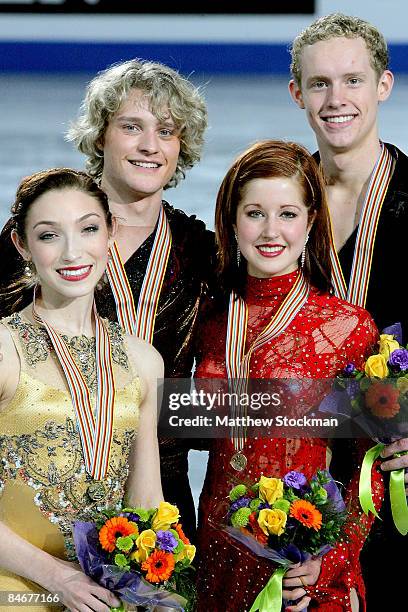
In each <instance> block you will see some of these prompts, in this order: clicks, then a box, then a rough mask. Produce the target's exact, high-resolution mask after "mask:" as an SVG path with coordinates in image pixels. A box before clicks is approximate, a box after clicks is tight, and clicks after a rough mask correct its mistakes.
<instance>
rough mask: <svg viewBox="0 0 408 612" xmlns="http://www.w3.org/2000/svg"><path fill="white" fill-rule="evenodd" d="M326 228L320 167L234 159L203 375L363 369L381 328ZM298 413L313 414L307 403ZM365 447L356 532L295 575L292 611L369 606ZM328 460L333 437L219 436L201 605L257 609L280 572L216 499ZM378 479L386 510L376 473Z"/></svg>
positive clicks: (353, 514) (205, 531) (268, 144)
mask: <svg viewBox="0 0 408 612" xmlns="http://www.w3.org/2000/svg"><path fill="white" fill-rule="evenodd" d="M329 223H330V221H329V216H328V209H327V205H326V201H325V195H324V185H323V183H322V179H321V177H320V174H319V170H318V167H317V165H316V163H315V161H314V160H313V158H312V157H311V156H310V155H309V153H308V152H307V151H306V150H305V149H303V148H302V147H300V146H299V145H296V144H294V143H289V142H279V141H265V142H260V143H257V144H255V145H253V146H252V147H251V148H250V149H248V150H247V151H246V152H244V153H243V154H242V155H241V156H240V157H239V158H238V159H237V160H236V161H235V163H234V164H233V166H232V167H231V168H230V170H229V171H228V173H227V175H226V177H225V179H224V181H223V183H222V185H221V188H220V191H219V194H218V198H217V207H216V236H217V243H218V249H219V275H220V284H221V288H222V290H223V292H224V297H222V298H220V299H214V300H213V303H212V304H208V305H207V310H206V312H205V317H203V319H205V322H204V323H203V324H202V327H201V334H200V339H199V342H200V351H201V356H200V360H199V362H198V365H197V370H196V377H197V378H200V379H205V378H207V379H208V378H220V379H224V380H225V379H226V378H227V377H228V378H234V377H242V376H247V377H248V378H252V379H253V378H257V379H267V378H291V379H322V378H330V377H334V376H335V375H336V374H338V373H339V372H340V371H341V370H342V369H343V368H344V367H345V366H346V365H347V364H348V363H350V362H353V363H354V364H355V365H356V366H357V367H358V366H360V365H361V364H362V362H363V360H364V359H366V358H367V356H368V355H369V354H370V353H371V352H372V350H373V347H374V345H375V343H376V341H377V340H378V332H377V329H376V327H375V325H374V323H373V321H372V319H371V317H370V315H369V314H368V313H367V312H366V311H365V310H363V309H362V308H359V307H355V306H352V305H351V304H349V303H348V302H345V301H343V300H340V299H338V298H336V297H334V295H333V294H332V287H331V280H330V279H331V265H330V241H329ZM228 303H229V306H228ZM227 329H228V333H227ZM226 339H227V340H226ZM237 355H238V356H239V355H240V358H239V359H238V365H237V363H236V356H237ZM234 374H235V376H234ZM203 384H204V383H203ZM220 384H221V383H220ZM303 384H306V381H305V382H304V383H303ZM303 397H305V396H304V394H303ZM309 405H310V402H309ZM298 410H299V414H304V413H305V408H303V412H302V404H301V402H299V404H298ZM364 445H365V442H363V441H361V440H354V441H349V446H350V452H353V453H354V454H355V462H354V466H355V470H354V471H355V473H354V474H353V475H352V477H351V478H350V481H349V483H348V487H347V499H346V502H347V505H348V510H349V512H350V515H349V519H348V522H347V524H348V529H347V537H346V538H345V539H344V541H341V542H340V543H339V544H338V545H337V546H336V548H334V549H333V550H331V551H330V552H329V553H327V554H326V555H324V556H323V558H319V559H311V560H309V561H307V562H305V563H303V564H302V565H300V566H299V567H296V568H294V569H292V570H290V571H288V572H287V574H286V577H285V579H284V582H283V588H284V591H283V597H284V598H285V599H286V600H292V601H295V602H296V603H295V604H293V605H290V606H287V608H286V610H290V611H292V612H298V611H300V610H303V609H304V608H306V606H308V609H309V610H312V609H317V610H319V611H321V612H323V611H325V612H326V611H327V612H338V611H342V610H353V611H354V610H358V609H360V610H365V599H364V584H363V582H362V578H361V572H360V565H359V554H360V550H361V547H362V545H363V543H364V540H365V538H366V536H367V533H368V531H369V528H370V526H371V521H372V519H371V518H368V517H366V516H365V515H364V514H363V513H362V512H361V510H360V508H359V505H358V473H359V462H360V460H361V457H362V454H363V453H364V451H365V446H364ZM330 458H331V450H330V445H329V440H327V439H321V438H312V437H309V438H293V439H290V438H283V437H280V438H270V437H268V438H266V437H264V438H262V437H258V438H252V439H245V433H244V432H243V431H239V430H237V431H235V432H234V436H233V438H232V439H231V440H230V439H220V440H214V441H213V446H212V449H211V451H210V457H209V463H208V470H207V475H206V480H205V485H204V489H203V492H202V495H201V498H200V510H199V546H200V558H201V563H200V567H199V572H198V607H197V610H198V611H199V612H207V611H208V610H211V612H226V611H227V612H244V611H246V610H249V609H250V607H251V605H252V603H253V601H254V599H255V597H256V595H257V594H258V593H259V591H260V590H261V589H262V588H263V587H264V586H265V584H266V582H267V581H268V579H269V578H270V576H271V574H272V573H273V570H274V566H273V565H272V564H271V563H270V562H268V561H267V560H264V559H261V558H259V557H256V556H254V555H253V554H252V553H251V552H250V551H249V550H248V549H246V548H245V547H243V546H241V545H240V544H238V543H237V542H235V541H232V540H231V538H230V537H229V536H228V535H227V534H226V533H225V532H224V531H223V529H222V527H221V526H220V521H219V506H220V503H222V501H223V500H225V498H226V497H227V495H228V491H229V489H230V488H231V482H234V479H237V478H238V479H241V480H242V479H248V480H250V481H255V480H257V479H258V478H259V477H260V476H261V475H262V474H264V475H266V476H268V477H283V476H284V475H285V474H286V473H287V472H289V471H291V470H299V471H301V472H303V473H304V474H305V475H306V476H307V477H311V476H313V475H314V474H315V473H316V471H317V470H318V469H325V468H328V467H329V465H330ZM373 482H374V487H373V499H374V502H375V504H376V506H377V507H378V506H379V505H380V503H381V501H382V478H381V474H380V472H379V471H378V470H377V469H376V470H375V474H374V475H373Z"/></svg>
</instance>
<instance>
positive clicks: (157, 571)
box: [142, 550, 175, 582]
mask: <svg viewBox="0 0 408 612" xmlns="http://www.w3.org/2000/svg"><path fill="white" fill-rule="evenodd" d="M174 565H175V563H174V556H173V555H172V554H171V553H167V552H165V551H164V550H155V551H153V552H152V554H151V555H150V556H149V557H147V559H146V561H143V563H142V570H144V571H145V572H146V571H147V574H146V580H148V581H149V582H163V581H164V580H168V579H169V578H170V576H171V574H172V573H173V570H174Z"/></svg>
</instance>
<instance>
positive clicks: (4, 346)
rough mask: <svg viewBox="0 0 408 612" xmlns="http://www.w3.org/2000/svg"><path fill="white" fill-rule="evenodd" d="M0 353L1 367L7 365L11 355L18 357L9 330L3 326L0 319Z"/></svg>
mask: <svg viewBox="0 0 408 612" xmlns="http://www.w3.org/2000/svg"><path fill="white" fill-rule="evenodd" d="M0 352H1V354H2V357H3V359H2V362H3V365H6V364H8V363H9V360H10V358H12V356H13V355H15V356H16V357H18V355H17V351H16V347H15V346H14V342H13V338H12V337H11V333H10V330H9V329H8V328H7V327H6V326H5V325H4V324H3V320H2V319H0Z"/></svg>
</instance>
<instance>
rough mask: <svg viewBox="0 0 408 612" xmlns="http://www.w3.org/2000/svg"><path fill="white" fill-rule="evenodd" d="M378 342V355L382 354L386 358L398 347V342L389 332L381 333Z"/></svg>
mask: <svg viewBox="0 0 408 612" xmlns="http://www.w3.org/2000/svg"><path fill="white" fill-rule="evenodd" d="M378 344H379V345H380V355H384V357H385V358H386V359H388V358H389V356H390V355H391V353H392V352H393V351H395V350H396V349H399V348H400V345H399V342H397V341H396V340H395V338H394V336H391V335H390V334H381V336H380V341H379V343H378Z"/></svg>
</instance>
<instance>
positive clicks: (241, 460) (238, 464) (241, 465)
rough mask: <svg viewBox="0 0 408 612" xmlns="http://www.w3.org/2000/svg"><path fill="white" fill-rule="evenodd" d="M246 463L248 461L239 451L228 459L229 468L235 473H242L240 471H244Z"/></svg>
mask: <svg viewBox="0 0 408 612" xmlns="http://www.w3.org/2000/svg"><path fill="white" fill-rule="evenodd" d="M247 463H248V460H247V458H246V457H245V455H244V454H243V453H242V452H241V451H238V452H237V453H234V454H233V455H232V457H231V459H230V464H231V466H232V467H233V468H234V470H236V471H237V472H242V470H245V468H246V464H247Z"/></svg>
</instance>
